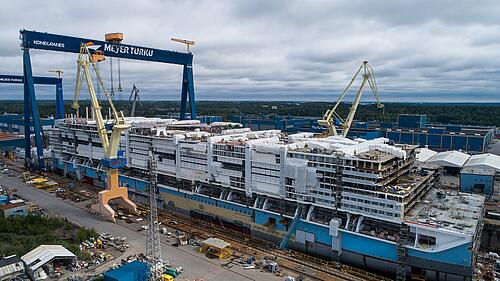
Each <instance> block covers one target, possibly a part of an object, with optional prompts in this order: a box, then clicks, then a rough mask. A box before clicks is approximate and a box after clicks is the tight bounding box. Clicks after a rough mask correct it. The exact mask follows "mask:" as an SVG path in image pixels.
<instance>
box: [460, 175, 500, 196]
mask: <svg viewBox="0 0 500 281" xmlns="http://www.w3.org/2000/svg"><path fill="white" fill-rule="evenodd" d="M494 184H495V172H494V171H491V170H474V169H470V168H464V169H462V171H461V172H460V191H462V192H468V193H482V194H486V195H493V190H494Z"/></svg>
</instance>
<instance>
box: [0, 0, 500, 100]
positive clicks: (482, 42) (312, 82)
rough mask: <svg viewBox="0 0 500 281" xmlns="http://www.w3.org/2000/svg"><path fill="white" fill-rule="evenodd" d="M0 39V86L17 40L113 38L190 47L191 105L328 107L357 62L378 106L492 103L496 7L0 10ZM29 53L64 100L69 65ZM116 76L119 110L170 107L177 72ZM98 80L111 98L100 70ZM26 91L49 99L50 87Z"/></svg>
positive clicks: (19, 6) (23, 4) (96, 4)
mask: <svg viewBox="0 0 500 281" xmlns="http://www.w3.org/2000/svg"><path fill="white" fill-rule="evenodd" d="M367 3H372V5H367ZM0 27H1V28H0V60H1V61H0V74H22V56H21V50H20V48H19V38H18V37H19V30H20V29H23V28H24V29H31V30H33V29H34V30H37V31H44V32H50V33H56V34H64V35H71V36H77V37H85V38H91V39H92V38H94V39H103V37H104V34H105V33H109V32H123V33H124V35H125V40H124V43H128V44H132V45H139V46H145V47H155V48H162V49H170V50H177V51H184V50H185V47H184V45H181V44H178V43H175V42H172V41H170V38H171V37H178V38H185V39H191V40H194V41H196V45H195V46H194V47H193V48H192V51H193V54H194V66H193V69H194V75H195V90H196V96H197V99H198V100H301V101H308V100H327V101H333V100H335V99H336V98H337V96H338V95H339V93H340V92H341V91H342V89H343V87H345V86H346V85H347V83H348V82H349V80H350V79H351V76H352V75H353V74H354V72H355V71H356V69H357V68H358V67H359V65H360V63H361V61H363V60H368V61H369V63H370V64H371V66H372V67H373V68H374V70H375V73H376V75H377V82H378V85H379V94H380V96H381V98H382V100H383V101H392V102H397V101H419V102H500V92H499V86H500V1H498V0H492V1H456V0H455V1H422V0H418V1H400V0H394V1H357V0H348V1H333V0H325V1H303V0H302V1H300V0H298V1H294V0H287V1H271V0H251V1H223V0H217V1H185V0H182V1H181V0H178V1H146V0H141V1H2V8H1V9H0ZM31 53H32V62H33V67H34V74H35V75H39V76H44V75H52V74H51V73H49V72H48V70H49V69H56V68H61V69H64V91H65V97H66V99H67V100H70V99H72V96H73V90H74V87H73V84H74V76H75V71H76V64H75V60H76V54H68V53H55V52H48V51H36V50H33V51H31ZM121 68H122V85H123V86H124V88H125V90H124V92H123V97H122V98H123V99H126V98H128V95H129V93H130V89H131V87H132V84H133V83H136V85H137V87H138V88H139V89H140V90H141V94H142V98H143V99H161V100H176V99H178V97H179V95H180V94H179V93H180V85H181V75H182V68H181V67H179V66H173V65H164V64H158V63H146V62H136V61H126V60H122V61H121ZM101 70H103V72H104V76H105V79H106V80H105V81H106V82H107V84H108V87H110V85H109V78H108V77H109V62H108V61H106V62H103V63H102V65H101ZM115 77H116V73H115ZM116 86H117V85H116V84H115V87H116ZM36 90H37V96H38V97H39V99H48V98H53V97H54V94H53V93H54V89H53V88H52V87H49V86H37V88H36ZM0 94H1V95H2V96H1V97H0V98H1V99H7V98H10V99H12V98H19V99H21V98H22V87H21V86H8V85H0ZM365 94H366V99H365V100H372V96H371V94H370V92H369V91H366V92H365ZM84 98H85V97H84Z"/></svg>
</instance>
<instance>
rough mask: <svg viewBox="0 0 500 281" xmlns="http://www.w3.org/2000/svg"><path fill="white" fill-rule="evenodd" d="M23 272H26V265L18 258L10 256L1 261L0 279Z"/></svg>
mask: <svg viewBox="0 0 500 281" xmlns="http://www.w3.org/2000/svg"><path fill="white" fill-rule="evenodd" d="M22 270H24V264H23V261H22V260H21V259H20V258H19V257H18V256H9V257H5V258H3V259H0V279H3V277H4V276H7V275H10V274H12V273H15V272H19V271H22Z"/></svg>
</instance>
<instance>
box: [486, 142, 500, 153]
mask: <svg viewBox="0 0 500 281" xmlns="http://www.w3.org/2000/svg"><path fill="white" fill-rule="evenodd" d="M487 152H488V153H492V154H496V155H500V140H494V141H493V143H491V144H490V145H488V149H487Z"/></svg>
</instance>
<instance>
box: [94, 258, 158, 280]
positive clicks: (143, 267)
mask: <svg viewBox="0 0 500 281" xmlns="http://www.w3.org/2000/svg"><path fill="white" fill-rule="evenodd" d="M148 277H149V267H148V265H147V264H145V263H143V262H140V261H133V262H131V263H127V264H125V265H122V266H120V267H119V268H117V269H112V270H109V271H106V272H104V281H146V280H148Z"/></svg>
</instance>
